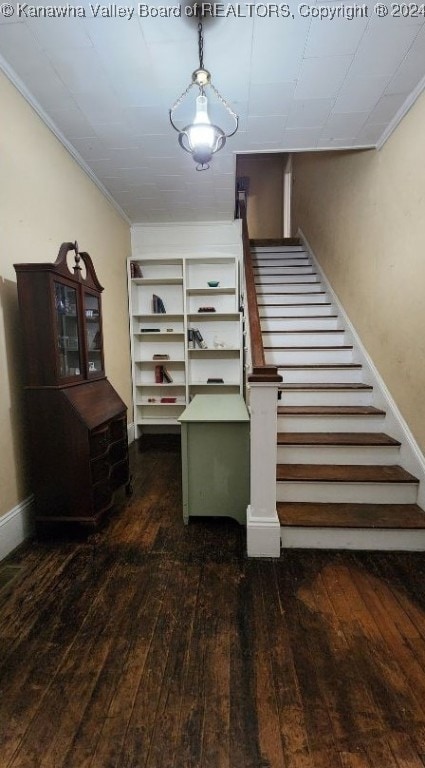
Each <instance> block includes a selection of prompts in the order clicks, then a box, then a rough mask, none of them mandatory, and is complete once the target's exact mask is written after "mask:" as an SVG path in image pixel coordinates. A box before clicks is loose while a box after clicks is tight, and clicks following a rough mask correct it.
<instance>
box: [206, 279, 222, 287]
mask: <svg viewBox="0 0 425 768" xmlns="http://www.w3.org/2000/svg"><path fill="white" fill-rule="evenodd" d="M208 285H209V287H210V288H217V287H218V286H219V285H220V282H219V281H218V280H208Z"/></svg>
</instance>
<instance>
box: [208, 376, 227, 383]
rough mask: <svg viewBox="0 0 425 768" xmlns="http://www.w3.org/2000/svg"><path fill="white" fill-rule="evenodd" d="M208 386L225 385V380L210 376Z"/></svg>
mask: <svg viewBox="0 0 425 768" xmlns="http://www.w3.org/2000/svg"><path fill="white" fill-rule="evenodd" d="M207 384H224V379H220V378H217V377H215V376H209V378H208V379H207Z"/></svg>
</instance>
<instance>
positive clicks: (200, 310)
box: [198, 307, 217, 312]
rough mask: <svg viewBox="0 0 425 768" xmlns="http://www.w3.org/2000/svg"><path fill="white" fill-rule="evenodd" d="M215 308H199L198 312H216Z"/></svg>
mask: <svg viewBox="0 0 425 768" xmlns="http://www.w3.org/2000/svg"><path fill="white" fill-rule="evenodd" d="M216 311H217V310H216V308H215V307H199V309H198V312H216Z"/></svg>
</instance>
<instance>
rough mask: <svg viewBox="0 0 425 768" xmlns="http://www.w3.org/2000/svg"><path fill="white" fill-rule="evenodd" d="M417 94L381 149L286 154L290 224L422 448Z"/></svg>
mask: <svg viewBox="0 0 425 768" xmlns="http://www.w3.org/2000/svg"><path fill="white" fill-rule="evenodd" d="M424 125H425V94H423V95H422V96H421V97H420V99H418V101H417V102H416V104H415V105H414V106H413V108H412V109H411V110H410V112H409V113H408V114H407V116H406V117H405V118H404V120H403V121H402V123H401V124H400V125H399V126H398V128H397V130H396V131H395V132H394V134H393V135H392V136H391V138H390V139H389V140H388V141H387V143H386V144H385V145H384V147H383V148H382V150H380V151H375V150H371V151H367V152H361V153H353V152H351V153H348V152H347V153H326V154H320V155H319V154H314V153H311V154H302V155H298V156H296V155H295V156H294V176H295V184H294V208H295V211H294V213H295V219H296V223H297V224H298V225H299V226H300V227H301V229H302V230H303V232H304V234H305V235H306V237H307V238H308V240H309V242H310V244H311V246H312V248H313V249H314V251H315V253H316V256H317V257H318V259H319V261H320V263H321V265H322V267H323V268H324V270H325V272H326V275H327V277H328V278H329V280H330V281H331V284H332V286H333V288H334V290H335V291H336V293H337V294H338V296H339V298H340V300H341V302H342V304H343V306H344V308H345V310H346V312H347V314H348V316H349V317H350V319H351V321H352V323H353V324H354V326H355V328H356V330H357V331H358V333H359V335H360V337H361V339H362V341H363V343H364V345H365V347H366V349H367V350H368V352H369V354H370V356H371V358H372V360H373V361H374V363H375V365H376V366H377V368H378V370H379V372H380V374H381V376H382V377H383V379H384V381H385V383H386V385H387V387H388V388H389V390H390V392H391V394H392V396H393V397H394V399H395V401H396V403H397V405H398V407H399V409H400V411H401V413H402V414H403V416H404V418H405V419H406V421H407V423H408V424H409V427H410V429H411V431H412V432H413V434H414V436H415V437H416V440H417V441H418V443H419V445H420V446H421V449H422V451H425V332H424V328H425V218H424V211H425V174H424V169H425V142H424Z"/></svg>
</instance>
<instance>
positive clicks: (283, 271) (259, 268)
mask: <svg viewBox="0 0 425 768" xmlns="http://www.w3.org/2000/svg"><path fill="white" fill-rule="evenodd" d="M313 271H314V267H313V265H312V264H307V265H305V264H304V265H303V266H299V267H283V266H281V265H280V264H276V266H269V267H267V266H263V265H255V264H254V275H255V276H256V277H257V275H258V276H259V277H260V276H262V275H276V274H277V275H280V276H282V277H283V276H290V275H310V274H312V273H313ZM314 277H316V278H317V277H318V275H317V274H315V275H314Z"/></svg>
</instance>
